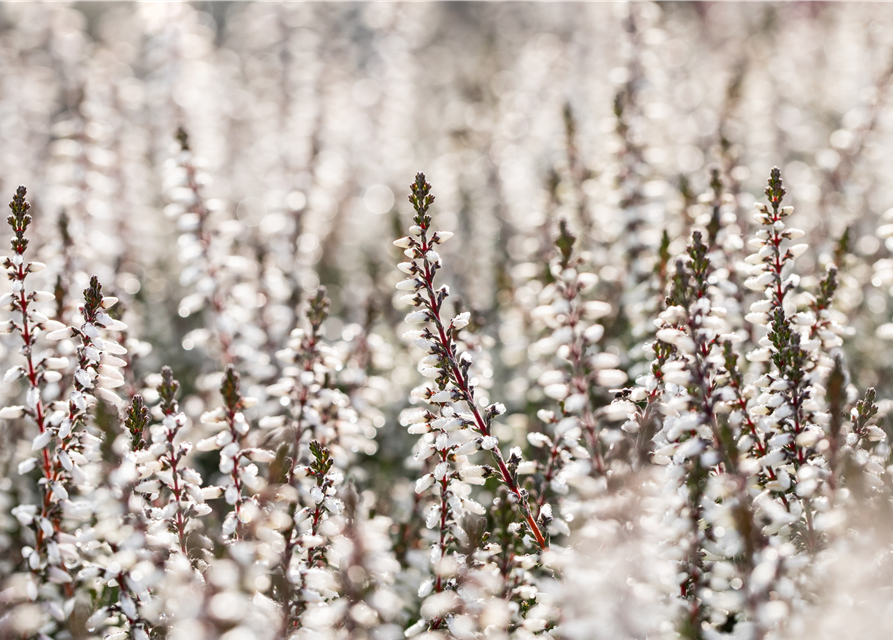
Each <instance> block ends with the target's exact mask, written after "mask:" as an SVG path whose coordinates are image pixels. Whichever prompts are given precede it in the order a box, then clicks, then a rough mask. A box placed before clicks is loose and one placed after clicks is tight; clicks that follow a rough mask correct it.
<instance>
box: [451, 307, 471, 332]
mask: <svg viewBox="0 0 893 640" xmlns="http://www.w3.org/2000/svg"><path fill="white" fill-rule="evenodd" d="M470 318H471V314H470V313H469V312H468V311H464V312H462V313H460V314H459V315H458V316H456V317H455V318H453V319H452V321H451V322H450V324H452V325H453V328H454V329H464V328H465V327H467V326H468V322H469V319H470Z"/></svg>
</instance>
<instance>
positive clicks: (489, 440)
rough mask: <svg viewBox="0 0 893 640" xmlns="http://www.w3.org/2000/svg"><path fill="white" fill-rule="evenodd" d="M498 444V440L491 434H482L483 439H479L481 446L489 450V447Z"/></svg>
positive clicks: (493, 447) (494, 446) (491, 447)
mask: <svg viewBox="0 0 893 640" xmlns="http://www.w3.org/2000/svg"><path fill="white" fill-rule="evenodd" d="M498 444H499V440H497V439H496V438H494V437H493V436H484V439H483V440H481V448H482V449H485V450H487V451H489V450H490V449H495V448H496V445H498Z"/></svg>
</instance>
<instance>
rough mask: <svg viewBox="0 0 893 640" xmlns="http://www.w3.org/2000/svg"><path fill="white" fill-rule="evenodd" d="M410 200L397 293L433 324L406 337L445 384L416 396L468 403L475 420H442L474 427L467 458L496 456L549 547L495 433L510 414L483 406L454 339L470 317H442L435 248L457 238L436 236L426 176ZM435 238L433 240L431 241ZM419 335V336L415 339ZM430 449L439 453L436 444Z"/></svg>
mask: <svg viewBox="0 0 893 640" xmlns="http://www.w3.org/2000/svg"><path fill="white" fill-rule="evenodd" d="M410 191H411V193H410V196H409V201H410V203H411V204H412V205H413V208H414V209H415V216H414V218H413V221H414V223H415V224H414V225H413V226H412V227H410V233H411V235H409V236H406V237H404V238H401V239H399V240H397V241H395V243H394V244H395V245H396V246H398V247H400V248H402V249H404V253H405V254H406V256H407V257H408V258H410V260H411V261H410V262H405V263H401V265H400V269H401V271H403V272H404V273H406V274H408V275H409V276H410V277H409V278H407V279H405V280H403V281H401V282H400V283H398V284H397V288H398V289H399V290H403V291H410V292H414V293H409V294H408V295H406V296H405V298H406V301H407V302H409V303H410V304H412V305H413V306H414V307H416V308H417V309H418V310H417V311H413V312H411V313H410V314H409V315H407V317H406V321H407V322H409V323H419V322H421V323H428V322H430V323H432V324H433V327H434V331H433V332H432V331H431V329H430V328H426V329H424V330H422V331H413V332H410V334H407V335H408V337H410V339H414V340H415V342H416V344H417V345H418V346H420V347H422V348H423V349H425V350H426V351H427V352H428V356H427V357H426V358H425V360H423V362H422V374H423V375H425V376H431V377H433V378H434V379H435V381H441V382H443V383H444V385H443V386H444V388H443V389H442V390H440V391H436V392H435V391H434V390H432V389H431V388H429V387H424V388H420V389H419V390H418V392H417V393H416V392H414V394H415V395H416V397H419V398H420V399H422V400H425V401H427V402H429V403H437V404H441V405H452V404H453V403H454V402H463V403H465V404H466V405H467V407H468V409H469V410H470V412H471V413H470V416H469V417H465V416H463V415H461V414H460V415H458V417H455V418H454V417H453V416H452V415H448V416H442V417H445V418H446V419H447V420H454V421H455V422H457V423H458V424H457V425H456V426H457V427H458V428H459V430H464V427H467V426H470V427H471V430H472V431H473V433H474V434H475V438H474V439H473V440H468V441H466V443H465V445H464V449H462V453H463V454H467V453H472V452H474V451H475V450H478V449H484V450H489V451H491V452H492V455H493V458H494V460H495V462H496V465H497V469H498V474H499V477H500V478H501V479H502V481H503V482H504V483H505V485H506V486H507V487H508V488H509V491H510V492H511V494H512V495H513V496H514V499H515V500H517V503H518V506H519V508H520V510H521V513H522V516H523V518H524V521H525V522H526V524H527V526H528V527H529V531H530V533H531V535H532V536H533V537H534V539H535V541H536V543H537V545H539V546H540V548H545V547H546V546H547V545H546V540H545V538H544V537H543V534H542V533H541V532H540V529H539V527H538V526H537V524H536V522H535V521H534V518H533V515H532V513H531V511H530V507H529V505H528V500H527V492H526V490H524V489H522V488H521V487H520V486H519V484H518V480H517V476H516V474H512V473H511V472H510V470H509V468H508V466H507V465H506V462H505V459H504V458H503V456H502V452H501V451H500V449H499V446H498V444H499V442H498V440H497V439H496V438H495V437H494V436H493V435H492V433H491V424H492V420H493V418H495V417H496V416H498V415H500V414H501V413H503V412H504V411H505V408H504V407H503V406H502V405H501V404H498V403H497V404H493V405H490V406H489V407H486V408H485V409H483V410H482V409H481V408H480V407H478V405H477V403H476V402H475V398H474V387H473V385H472V384H471V381H470V380H469V379H468V369H469V367H470V365H471V359H470V356H468V355H467V353H465V352H463V353H462V354H460V353H458V352H457V349H456V344H455V339H454V335H455V333H456V332H458V331H460V330H461V329H463V328H464V327H465V326H467V324H468V315H469V314H468V312H465V313H462V314H460V315H459V316H457V317H455V318H453V319H452V320H450V322H449V324H448V325H445V323H444V322H443V320H442V318H441V312H442V310H443V304H444V301H445V300H446V298H447V297H448V296H449V288H448V287H447V286H445V285H443V286H440V287H439V288H437V289H436V290H435V288H434V278H435V275H436V273H437V271H438V270H439V269H440V268H441V266H442V261H441V258H440V255H439V254H438V253H437V251H436V250H435V247H436V246H437V245H439V244H441V243H442V242H444V241H446V240H448V239H449V238H450V237H451V236H452V233H449V232H444V231H433V230H432V229H431V216H430V214H429V213H428V209H429V208H430V206H431V204H432V203H433V202H434V196H433V195H432V194H431V185H430V184H428V183H427V182H426V181H425V176H424V174H422V173H419V174H417V175H416V180H415V182H414V183H413V184H412V185H410ZM429 234H430V236H429ZM416 334H418V335H416ZM427 449H428V450H430V451H431V452H433V451H434V446H433V445H428V446H427Z"/></svg>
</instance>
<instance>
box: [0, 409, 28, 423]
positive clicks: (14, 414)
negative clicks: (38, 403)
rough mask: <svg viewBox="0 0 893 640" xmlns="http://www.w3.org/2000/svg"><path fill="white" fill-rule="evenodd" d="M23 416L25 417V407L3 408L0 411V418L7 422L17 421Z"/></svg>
mask: <svg viewBox="0 0 893 640" xmlns="http://www.w3.org/2000/svg"><path fill="white" fill-rule="evenodd" d="M23 415H25V407H22V406H12V407H3V408H2V409H0V418H4V419H6V420H15V419H16V418H21V417H22V416H23Z"/></svg>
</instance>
